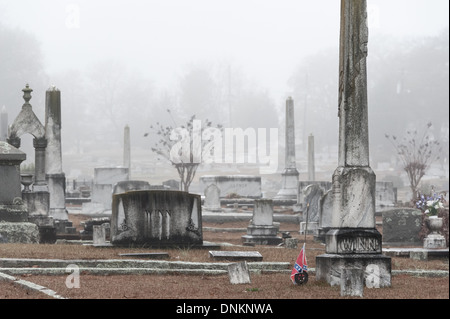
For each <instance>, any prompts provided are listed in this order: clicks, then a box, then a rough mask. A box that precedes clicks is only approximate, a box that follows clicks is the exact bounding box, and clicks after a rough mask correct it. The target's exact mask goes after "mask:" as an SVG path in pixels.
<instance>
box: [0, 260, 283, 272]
mask: <svg viewBox="0 0 450 319" xmlns="http://www.w3.org/2000/svg"><path fill="white" fill-rule="evenodd" d="M229 264H231V262H222V263H218V262H211V263H201V262H185V261H164V260H133V259H108V260H82V259H72V260H62V259H32V258H23V259H18V258H0V269H3V268H30V269H39V268H66V267H67V266H68V265H76V266H78V267H80V268H100V269H114V268H130V269H138V268H143V269H172V270H185V269H191V270H192V269H194V270H227V269H228V265H229ZM248 266H249V269H250V270H262V271H267V270H271V271H279V270H288V269H290V268H291V264H290V263H288V262H248Z"/></svg>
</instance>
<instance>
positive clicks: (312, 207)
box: [302, 184, 324, 223]
mask: <svg viewBox="0 0 450 319" xmlns="http://www.w3.org/2000/svg"><path fill="white" fill-rule="evenodd" d="M323 194H324V190H323V188H322V187H320V186H319V185H318V184H312V185H309V186H307V187H306V188H305V190H304V197H305V202H304V205H303V207H304V210H303V215H302V220H303V221H308V222H316V223H317V222H319V204H320V199H321V197H322V196H323Z"/></svg>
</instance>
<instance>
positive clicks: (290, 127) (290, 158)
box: [274, 97, 299, 201]
mask: <svg viewBox="0 0 450 319" xmlns="http://www.w3.org/2000/svg"><path fill="white" fill-rule="evenodd" d="M298 176H299V172H298V171H297V167H296V158H295V123H294V100H293V99H292V98H291V97H289V98H288V99H287V100H286V153H285V169H284V171H283V173H282V174H281V177H282V181H281V183H282V187H281V189H280V191H279V192H278V194H277V195H276V196H275V198H274V199H276V200H294V201H296V200H297V189H298Z"/></svg>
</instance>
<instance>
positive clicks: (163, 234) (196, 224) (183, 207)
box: [111, 190, 203, 246]
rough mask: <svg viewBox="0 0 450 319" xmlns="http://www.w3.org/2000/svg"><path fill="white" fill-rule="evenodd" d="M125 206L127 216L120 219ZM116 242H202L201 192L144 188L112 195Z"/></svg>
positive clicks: (174, 243) (112, 237)
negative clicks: (120, 209)
mask: <svg viewBox="0 0 450 319" xmlns="http://www.w3.org/2000/svg"><path fill="white" fill-rule="evenodd" d="M121 205H122V206H123V213H124V216H125V218H124V220H123V221H122V222H120V221H119V207H120V206H121ZM111 242H112V244H113V245H129V244H148V245H156V246H164V245H175V246H189V245H202V244H203V233H202V213H201V197H200V195H196V194H190V193H187V192H181V191H170V190H168V191H164V190H144V191H130V192H126V193H120V194H115V195H113V206H112V217H111Z"/></svg>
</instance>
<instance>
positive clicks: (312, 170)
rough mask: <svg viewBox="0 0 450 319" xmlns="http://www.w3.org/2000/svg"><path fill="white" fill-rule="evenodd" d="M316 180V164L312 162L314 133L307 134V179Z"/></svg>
mask: <svg viewBox="0 0 450 319" xmlns="http://www.w3.org/2000/svg"><path fill="white" fill-rule="evenodd" d="M315 180H316V165H315V162H314V135H312V134H311V135H309V136H308V181H312V182H313V181H315Z"/></svg>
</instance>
